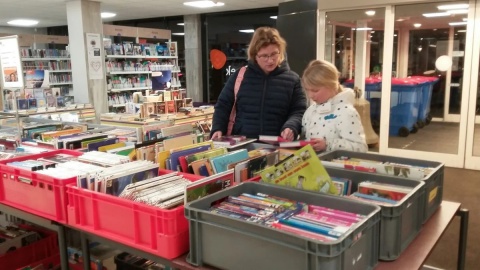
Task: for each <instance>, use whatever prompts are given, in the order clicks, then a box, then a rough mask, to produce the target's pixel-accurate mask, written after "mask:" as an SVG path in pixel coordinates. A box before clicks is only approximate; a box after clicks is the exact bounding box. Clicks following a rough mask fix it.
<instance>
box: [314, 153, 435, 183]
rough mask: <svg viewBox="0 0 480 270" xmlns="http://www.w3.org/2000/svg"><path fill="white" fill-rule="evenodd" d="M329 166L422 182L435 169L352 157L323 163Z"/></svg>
mask: <svg viewBox="0 0 480 270" xmlns="http://www.w3.org/2000/svg"><path fill="white" fill-rule="evenodd" d="M323 162H324V163H325V164H327V165H328V166H332V167H339V168H345V169H352V170H359V171H366V172H371V173H380V174H384V175H393V176H400V177H404V178H409V179H415V180H421V179H423V178H425V177H426V176H428V175H429V174H431V173H432V171H433V169H434V168H429V167H422V166H414V165H408V164H401V163H394V162H383V161H376V160H368V159H362V158H352V157H346V156H342V157H338V158H334V159H332V160H324V161H323Z"/></svg>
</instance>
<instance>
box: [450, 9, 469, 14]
mask: <svg viewBox="0 0 480 270" xmlns="http://www.w3.org/2000/svg"><path fill="white" fill-rule="evenodd" d="M447 13H448V14H468V9H454V10H447Z"/></svg>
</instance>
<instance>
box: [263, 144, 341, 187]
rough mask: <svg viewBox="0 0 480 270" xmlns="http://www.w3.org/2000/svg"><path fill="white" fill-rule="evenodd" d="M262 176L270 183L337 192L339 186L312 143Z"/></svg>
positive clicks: (264, 171)
mask: <svg viewBox="0 0 480 270" xmlns="http://www.w3.org/2000/svg"><path fill="white" fill-rule="evenodd" d="M261 177H262V181H263V182H266V183H270V184H277V185H282V186H289V187H293V188H298V189H304V190H310V191H316V192H321V193H329V194H337V188H336V187H335V185H334V184H333V182H332V179H331V178H330V176H329V175H328V173H327V171H326V170H325V167H323V165H322V162H321V161H320V159H319V158H318V157H317V154H316V153H315V151H314V150H313V148H312V146H311V145H306V146H304V147H302V148H300V149H299V150H297V151H295V152H294V153H293V154H292V155H291V156H289V157H287V158H285V159H284V160H282V161H280V162H278V163H277V164H275V166H271V167H268V168H266V169H265V170H263V172H262V173H261Z"/></svg>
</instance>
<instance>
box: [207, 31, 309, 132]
mask: <svg viewBox="0 0 480 270" xmlns="http://www.w3.org/2000/svg"><path fill="white" fill-rule="evenodd" d="M285 49H286V42H285V40H284V39H283V38H282V37H281V36H280V34H279V32H278V31H277V30H276V29H274V28H271V27H260V28H258V29H257V30H256V31H255V33H254V34H253V37H252V39H251V41H250V45H249V47H248V66H247V69H246V71H245V73H244V75H243V80H242V82H241V84H240V88H239V90H238V94H237V97H236V105H235V107H236V118H235V124H234V125H233V128H232V135H244V136H246V137H248V138H257V137H258V136H259V135H272V136H281V137H283V138H284V139H287V140H294V139H296V138H297V136H298V135H299V134H300V132H301V120H302V116H303V113H304V112H305V109H306V106H307V105H306V97H305V93H304V91H303V89H302V86H301V80H300V77H299V76H298V75H297V74H296V73H295V72H293V71H292V70H290V67H289V66H288V63H287V60H286V59H285ZM237 76H238V72H236V73H235V74H234V75H232V76H231V77H230V78H229V79H228V81H227V83H226V85H225V87H224V88H223V89H222V92H221V93H220V96H219V97H218V101H217V103H216V105H215V113H214V114H213V124H212V131H211V134H212V138H216V137H221V136H222V135H226V133H227V128H228V122H229V116H230V112H231V111H232V107H233V104H234V101H235V95H234V85H235V81H236V79H237Z"/></svg>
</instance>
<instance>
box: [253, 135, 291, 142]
mask: <svg viewBox="0 0 480 270" xmlns="http://www.w3.org/2000/svg"><path fill="white" fill-rule="evenodd" d="M258 140H259V141H261V142H264V143H270V144H278V143H280V142H289V140H287V139H284V138H282V137H280V136H271V135H259V136H258Z"/></svg>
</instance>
